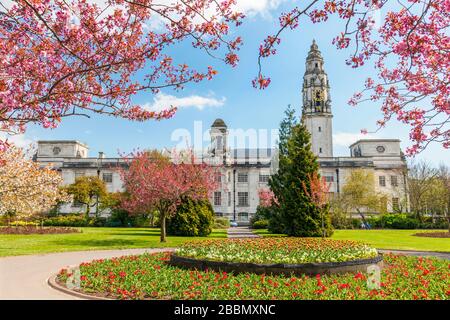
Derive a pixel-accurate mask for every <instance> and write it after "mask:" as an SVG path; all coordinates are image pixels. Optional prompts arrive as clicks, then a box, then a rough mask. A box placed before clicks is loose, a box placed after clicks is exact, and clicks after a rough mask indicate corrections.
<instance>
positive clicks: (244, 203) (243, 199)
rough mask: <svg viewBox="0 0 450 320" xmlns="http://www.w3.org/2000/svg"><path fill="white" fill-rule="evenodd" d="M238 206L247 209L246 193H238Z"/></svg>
mask: <svg viewBox="0 0 450 320" xmlns="http://www.w3.org/2000/svg"><path fill="white" fill-rule="evenodd" d="M238 206H239V207H248V192H238Z"/></svg>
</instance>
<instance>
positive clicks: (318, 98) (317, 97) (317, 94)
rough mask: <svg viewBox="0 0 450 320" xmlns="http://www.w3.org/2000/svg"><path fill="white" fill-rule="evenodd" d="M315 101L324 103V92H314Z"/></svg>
mask: <svg viewBox="0 0 450 320" xmlns="http://www.w3.org/2000/svg"><path fill="white" fill-rule="evenodd" d="M314 100H316V101H323V92H322V90H319V89H318V90H315V91H314Z"/></svg>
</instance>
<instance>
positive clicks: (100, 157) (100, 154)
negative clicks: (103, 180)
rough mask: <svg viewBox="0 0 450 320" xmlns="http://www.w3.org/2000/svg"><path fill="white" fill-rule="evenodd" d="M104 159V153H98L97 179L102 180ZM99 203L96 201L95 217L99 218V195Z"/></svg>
mask: <svg viewBox="0 0 450 320" xmlns="http://www.w3.org/2000/svg"><path fill="white" fill-rule="evenodd" d="M102 159H103V152H102V151H100V152H99V153H98V157H97V178H98V179H99V180H100V170H101V168H102ZM96 198H97V201H96V208H95V216H96V217H98V200H99V199H98V193H97V196H96Z"/></svg>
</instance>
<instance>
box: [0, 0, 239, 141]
mask: <svg viewBox="0 0 450 320" xmlns="http://www.w3.org/2000/svg"><path fill="white" fill-rule="evenodd" d="M11 2H12V4H11ZM11 2H7V3H3V2H0V131H4V132H8V133H16V132H23V131H24V130H25V129H26V125H27V124H28V123H37V124H40V125H42V126H43V127H45V128H54V127H56V126H57V125H58V124H59V123H60V122H61V121H62V119H63V118H65V117H69V116H88V117H89V116H90V115H92V114H105V115H111V116H114V117H122V118H125V119H130V120H137V121H144V120H148V119H165V118H169V117H171V116H172V115H173V114H174V112H175V110H176V106H166V109H165V110H163V111H161V112H153V111H150V110H147V109H145V108H143V107H142V106H140V105H137V104H134V103H133V102H132V97H133V96H134V95H135V94H136V93H137V92H140V91H148V92H150V93H153V94H155V93H157V92H158V91H159V90H160V89H162V88H167V87H172V88H175V89H181V88H182V87H183V86H184V85H185V84H187V83H197V82H200V81H202V80H204V79H211V78H212V77H213V76H214V75H215V74H216V73H217V72H216V71H215V70H214V68H213V67H212V66H208V65H204V66H202V67H201V69H202V70H196V69H194V68H192V67H190V66H188V65H187V64H185V62H184V61H174V59H173V58H172V57H171V55H170V53H169V52H173V50H174V48H176V46H177V45H179V44H181V43H183V42H186V41H188V42H189V43H192V46H193V47H194V48H196V49H198V51H199V52H200V53H203V54H205V55H207V56H210V57H213V58H216V59H219V60H222V61H223V62H225V63H226V64H229V65H231V66H235V65H236V64H237V62H238V57H237V55H236V51H237V50H238V49H239V47H240V45H241V38H239V37H237V36H230V34H229V31H230V27H232V26H237V25H239V24H240V23H241V20H242V18H243V15H242V14H240V13H238V12H236V11H234V10H233V5H234V3H235V1H234V0H227V1H211V0H209V1H199V0H183V1H173V2H168V3H167V4H161V2H160V1H154V0H105V1H103V2H104V5H99V3H101V1H100V2H99V1H96V2H97V3H96V2H93V1H86V0H69V1H63V0H15V1H11ZM155 23H156V24H160V26H161V27H160V28H153V27H152V25H153V24H155ZM139 71H141V72H140V73H139V74H138V72H139ZM0 142H1V141H0ZM6 145H7V142H6ZM2 146H3V147H5V141H2Z"/></svg>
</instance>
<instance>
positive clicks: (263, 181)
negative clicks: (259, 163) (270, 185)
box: [259, 174, 270, 183]
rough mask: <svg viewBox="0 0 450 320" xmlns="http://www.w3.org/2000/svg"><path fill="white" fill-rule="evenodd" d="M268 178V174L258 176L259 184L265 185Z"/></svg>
mask: <svg viewBox="0 0 450 320" xmlns="http://www.w3.org/2000/svg"><path fill="white" fill-rule="evenodd" d="M269 178H270V175H268V174H260V175H259V182H261V183H267V182H269Z"/></svg>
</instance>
